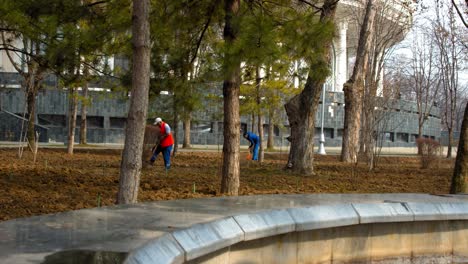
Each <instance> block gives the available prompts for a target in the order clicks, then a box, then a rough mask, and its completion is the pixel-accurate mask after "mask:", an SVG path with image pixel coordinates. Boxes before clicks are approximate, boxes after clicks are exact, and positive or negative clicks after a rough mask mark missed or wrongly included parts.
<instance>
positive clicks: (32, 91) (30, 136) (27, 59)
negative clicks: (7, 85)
mask: <svg viewBox="0 0 468 264" xmlns="http://www.w3.org/2000/svg"><path fill="white" fill-rule="evenodd" d="M1 34H2V44H1V45H2V49H4V50H5V51H6V54H7V57H8V59H9V61H10V62H11V64H12V65H13V67H14V68H15V70H16V71H17V72H18V73H19V74H20V75H21V76H22V77H23V84H22V85H21V87H23V88H24V95H25V98H26V113H27V119H28V123H27V133H26V137H27V140H28V144H29V146H30V148H31V150H34V149H35V144H36V133H35V131H34V126H35V123H36V97H37V95H38V92H39V90H40V89H41V87H42V80H43V79H44V77H45V74H46V67H44V66H43V65H41V64H40V62H41V61H43V59H42V53H41V49H40V43H38V42H34V41H32V40H30V39H28V38H27V37H25V36H22V37H21V38H20V40H21V41H22V43H23V49H19V48H17V47H15V46H14V45H13V41H14V40H15V39H16V36H14V35H8V37H7V36H6V34H5V32H3V31H2V32H1ZM14 56H17V57H18V58H19V59H20V64H18V63H17V60H15V57H14ZM21 137H22V136H21ZM21 140H23V139H21Z"/></svg>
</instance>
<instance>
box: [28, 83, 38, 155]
mask: <svg viewBox="0 0 468 264" xmlns="http://www.w3.org/2000/svg"><path fill="white" fill-rule="evenodd" d="M30 78H34V76H32V77H30ZM32 85H33V86H32V87H29V88H27V89H28V92H27V93H26V103H27V106H26V107H27V112H28V127H27V129H28V130H27V134H26V135H27V138H28V144H29V146H30V147H31V149H35V147H36V141H35V139H36V132H35V130H34V125H35V123H36V95H37V91H36V90H37V89H36V88H35V87H34V84H32Z"/></svg>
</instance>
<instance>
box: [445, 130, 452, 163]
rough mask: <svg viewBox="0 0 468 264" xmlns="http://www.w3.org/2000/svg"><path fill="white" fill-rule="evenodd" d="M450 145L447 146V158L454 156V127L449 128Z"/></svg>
mask: <svg viewBox="0 0 468 264" xmlns="http://www.w3.org/2000/svg"><path fill="white" fill-rule="evenodd" d="M448 134H449V135H448V146H447V156H446V157H447V158H451V157H452V145H453V129H452V127H449V128H448Z"/></svg>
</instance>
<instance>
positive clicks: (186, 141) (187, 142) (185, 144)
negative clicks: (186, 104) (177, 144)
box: [182, 114, 192, 148]
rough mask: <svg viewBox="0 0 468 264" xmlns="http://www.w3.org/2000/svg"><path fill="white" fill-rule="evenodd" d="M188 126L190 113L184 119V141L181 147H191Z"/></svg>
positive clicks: (189, 124)
mask: <svg viewBox="0 0 468 264" xmlns="http://www.w3.org/2000/svg"><path fill="white" fill-rule="evenodd" d="M190 126H191V115H190V114H189V116H188V117H187V118H185V119H184V142H183V144H182V148H191V147H192V146H191V144H190Z"/></svg>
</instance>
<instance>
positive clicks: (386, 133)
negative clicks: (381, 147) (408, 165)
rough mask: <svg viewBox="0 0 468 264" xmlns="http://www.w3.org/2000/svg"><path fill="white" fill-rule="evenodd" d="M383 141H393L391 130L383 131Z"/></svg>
mask: <svg viewBox="0 0 468 264" xmlns="http://www.w3.org/2000/svg"><path fill="white" fill-rule="evenodd" d="M385 141H387V142H394V141H395V134H394V133H392V132H385Z"/></svg>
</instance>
